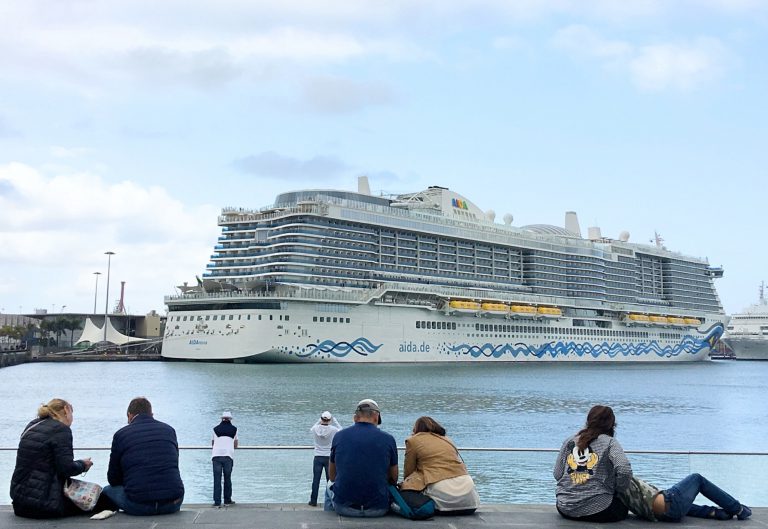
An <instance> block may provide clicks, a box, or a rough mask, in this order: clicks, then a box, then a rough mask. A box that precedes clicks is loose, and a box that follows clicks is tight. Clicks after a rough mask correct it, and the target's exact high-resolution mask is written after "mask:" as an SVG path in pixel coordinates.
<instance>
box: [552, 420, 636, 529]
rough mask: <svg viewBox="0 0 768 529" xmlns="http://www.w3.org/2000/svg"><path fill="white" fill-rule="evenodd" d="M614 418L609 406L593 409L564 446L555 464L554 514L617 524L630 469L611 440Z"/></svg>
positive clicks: (623, 510)
mask: <svg viewBox="0 0 768 529" xmlns="http://www.w3.org/2000/svg"><path fill="white" fill-rule="evenodd" d="M615 428H616V417H615V416H614V414H613V410H612V409H611V408H610V407H608V406H593V407H592V409H591V410H589V414H588V415H587V424H586V425H585V426H584V428H582V429H581V430H579V432H578V433H576V435H574V436H572V437H569V438H567V439H566V440H565V442H564V443H563V446H562V448H561V449H560V454H559V455H558V456H557V461H556V462H555V469H554V472H553V474H554V477H555V480H557V489H556V497H557V512H559V513H560V515H561V516H562V517H563V518H567V519H568V520H577V521H585V522H596V523H603V522H618V521H620V520H623V519H625V518H626V517H627V514H628V510H627V506H626V505H625V504H624V503H623V502H622V501H621V499H619V497H618V493H619V492H621V491H623V490H625V489H626V488H627V487H628V486H629V480H630V479H631V478H632V467H631V466H630V464H629V460H627V456H626V455H625V454H624V449H623V448H622V447H621V445H620V444H619V442H618V441H617V440H616V439H614V438H613V434H614V430H615Z"/></svg>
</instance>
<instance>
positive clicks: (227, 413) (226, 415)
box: [221, 411, 232, 419]
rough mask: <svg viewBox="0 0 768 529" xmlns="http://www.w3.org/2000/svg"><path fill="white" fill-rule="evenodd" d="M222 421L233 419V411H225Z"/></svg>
mask: <svg viewBox="0 0 768 529" xmlns="http://www.w3.org/2000/svg"><path fill="white" fill-rule="evenodd" d="M221 418H222V419H231V418H232V412H231V411H225V412H223V413H222V414H221Z"/></svg>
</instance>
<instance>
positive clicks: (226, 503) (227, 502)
mask: <svg viewBox="0 0 768 529" xmlns="http://www.w3.org/2000/svg"><path fill="white" fill-rule="evenodd" d="M235 503H237V502H236V501H235V500H230V501H225V502H224V505H234V504H235Z"/></svg>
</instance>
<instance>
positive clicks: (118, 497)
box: [101, 485, 184, 516]
mask: <svg viewBox="0 0 768 529" xmlns="http://www.w3.org/2000/svg"><path fill="white" fill-rule="evenodd" d="M101 493H102V494H104V495H106V496H107V497H108V498H109V499H110V500H112V501H113V502H114V503H115V505H117V506H118V507H119V508H120V510H121V511H123V512H125V514H130V515H131V516H152V515H155V514H173V513H175V512H179V509H181V503H182V502H183V501H184V495H182V496H181V498H178V499H176V500H171V501H156V502H152V503H139V502H135V501H131V500H129V499H128V496H126V495H125V488H124V487H122V486H120V485H118V486H115V487H113V486H112V485H107V486H106V487H104V490H102V491H101Z"/></svg>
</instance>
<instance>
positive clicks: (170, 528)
mask: <svg viewBox="0 0 768 529" xmlns="http://www.w3.org/2000/svg"><path fill="white" fill-rule="evenodd" d="M752 511H753V514H752V518H750V519H749V520H747V521H743V522H740V521H738V520H736V519H735V518H734V519H733V520H731V521H727V522H716V521H710V520H701V519H698V518H686V519H685V520H684V521H683V522H682V523H679V524H655V525H652V524H650V523H649V522H646V521H643V520H638V519H636V518H632V517H630V518H629V519H628V520H626V521H623V522H620V523H618V524H610V525H604V524H603V525H601V524H588V523H583V522H570V521H568V520H564V519H563V518H561V517H560V515H558V514H557V511H555V508H554V506H552V505H483V506H482V507H481V508H480V509H479V510H478V512H477V513H476V514H475V515H473V516H457V517H451V516H447V517H443V516H438V517H435V518H432V519H431V520H425V521H421V522H413V521H410V520H406V519H405V518H401V517H399V516H397V515H394V514H389V515H387V516H384V517H383V518H367V519H359V518H341V517H340V516H337V515H336V514H335V513H330V512H323V511H322V510H321V507H309V506H308V505H299V504H295V503H250V504H237V505H233V506H231V507H226V508H222V509H214V508H212V507H210V506H208V505H194V504H190V505H184V507H183V508H182V510H181V512H179V513H177V514H171V515H166V516H147V517H134V516H128V515H126V514H123V513H119V514H118V515H117V516H113V517H112V518H109V519H107V520H102V521H95V520H89V519H88V518H87V517H85V516H83V517H74V518H63V519H60V520H28V519H25V518H17V517H16V516H14V514H13V509H12V508H11V506H10V505H2V506H0V528H1V529H16V528H19V529H32V528H38V527H39V528H41V529H44V528H47V527H49V528H54V527H56V528H58V527H64V528H75V527H93V528H98V527H106V528H109V529H145V528H146V529H181V528H190V527H191V528H197V527H199V528H200V529H260V528H270V529H272V528H274V529H283V528H297V529H337V528H343V529H347V528H348V529H355V528H361V529H362V528H369V527H374V528H377V527H378V528H382V529H385V528H386V529H389V528H393V529H401V528H402V529H405V528H410V529H413V528H414V527H417V528H418V527H421V528H423V529H463V528H469V529H472V528H482V529H505V528H518V529H519V528H531V529H550V528H572V529H576V528H580V529H593V528H594V529H597V528H602V529H606V528H607V527H616V528H627V529H630V528H644V529H650V528H651V527H660V526H670V527H680V528H707V529H715V528H717V527H723V528H727V527H732V528H734V529H754V528H768V508H756V509H752Z"/></svg>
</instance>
